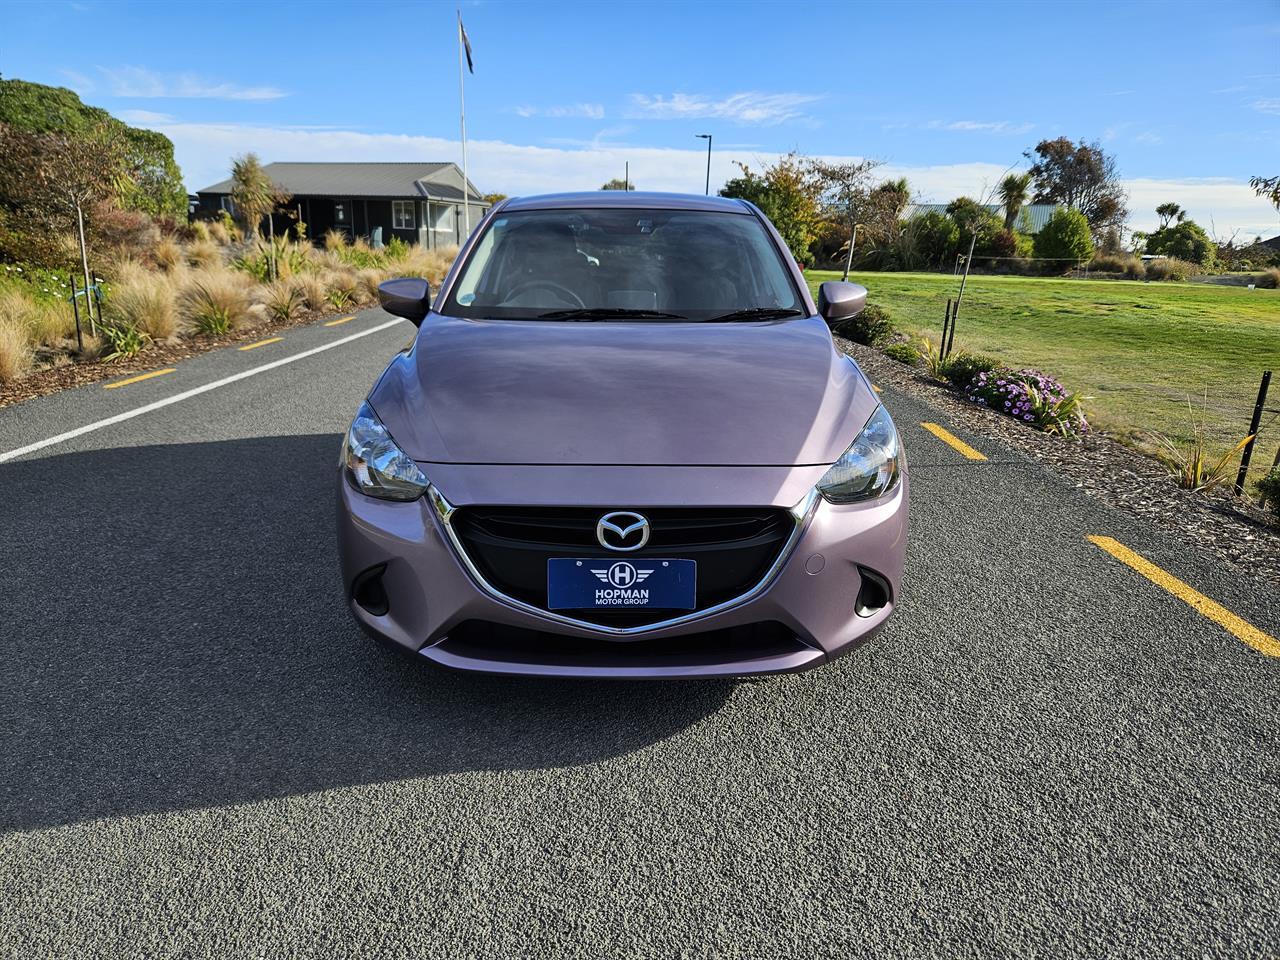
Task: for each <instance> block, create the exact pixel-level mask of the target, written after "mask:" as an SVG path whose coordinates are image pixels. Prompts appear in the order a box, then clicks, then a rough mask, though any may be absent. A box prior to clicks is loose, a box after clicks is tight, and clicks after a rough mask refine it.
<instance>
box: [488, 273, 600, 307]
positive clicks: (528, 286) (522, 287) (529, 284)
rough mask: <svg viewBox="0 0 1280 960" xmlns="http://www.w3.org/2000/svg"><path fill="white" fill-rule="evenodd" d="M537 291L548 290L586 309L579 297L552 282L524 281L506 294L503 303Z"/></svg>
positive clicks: (566, 288)
mask: <svg viewBox="0 0 1280 960" xmlns="http://www.w3.org/2000/svg"><path fill="white" fill-rule="evenodd" d="M537 289H542V290H550V291H551V292H552V293H556V294H559V295H560V296H562V297H564V298H565V299H566V300H568V301H569V302H570V303H572V304H575V305H576V306H578V307H581V308H582V309H583V310H585V309H586V308H587V305H586V304H585V303H583V302H582V298H581V297H580V296H578V295H577V294H576V293H574V292H573V291H572V290H570V289H569V288H568V287H566V286H563V285H562V284H559V283H556V282H555V281H554V280H526V281H525V282H524V283H520V284H516V286H515V289H513V290H511V291H509V292H508V293H507V296H506V299H505V301H504V302H505V303H510V302H511V301H512V300H514V299H516V298H517V297H519V296H520V295H522V294H524V293H528V292H529V291H530V290H537Z"/></svg>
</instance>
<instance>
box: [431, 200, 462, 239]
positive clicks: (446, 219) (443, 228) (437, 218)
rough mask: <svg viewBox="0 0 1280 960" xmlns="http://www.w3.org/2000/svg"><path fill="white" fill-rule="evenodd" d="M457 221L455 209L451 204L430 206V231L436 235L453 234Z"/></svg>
mask: <svg viewBox="0 0 1280 960" xmlns="http://www.w3.org/2000/svg"><path fill="white" fill-rule="evenodd" d="M457 221H458V216H457V207H456V206H454V205H453V204H452V203H433V204H432V205H431V229H432V230H434V231H436V232H437V233H453V232H454V230H455V229H456V227H455V226H454V224H456V223H457Z"/></svg>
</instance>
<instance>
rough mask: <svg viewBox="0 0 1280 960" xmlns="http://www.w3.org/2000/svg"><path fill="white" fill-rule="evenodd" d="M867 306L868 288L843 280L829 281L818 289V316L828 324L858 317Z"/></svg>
mask: <svg viewBox="0 0 1280 960" xmlns="http://www.w3.org/2000/svg"><path fill="white" fill-rule="evenodd" d="M866 305H867V288H866V287H864V286H862V285H861V284H857V283H845V282H844V281H843V280H828V281H827V282H826V283H824V284H823V285H822V286H820V287H818V315H819V316H821V317H822V319H823V320H825V321H827V323H839V322H840V321H841V320H848V319H849V318H850V317H856V316H857V315H858V314H860V313H861V312H862V308H863V307H865V306H866Z"/></svg>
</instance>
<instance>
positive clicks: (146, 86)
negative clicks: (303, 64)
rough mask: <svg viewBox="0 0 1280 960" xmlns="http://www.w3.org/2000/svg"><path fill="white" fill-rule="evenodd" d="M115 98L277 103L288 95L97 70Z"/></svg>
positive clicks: (135, 70) (190, 78) (139, 70)
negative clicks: (170, 98)
mask: <svg viewBox="0 0 1280 960" xmlns="http://www.w3.org/2000/svg"><path fill="white" fill-rule="evenodd" d="M98 72H99V73H101V74H102V76H103V78H104V79H105V80H106V82H107V85H108V87H109V88H110V90H111V93H112V94H113V95H114V96H117V97H142V98H152V97H172V98H190V99H204V100H278V99H280V98H281V97H287V96H288V94H287V93H285V92H284V91H283V90H280V89H278V88H277V87H242V86H240V85H239V84H235V83H226V82H218V81H214V80H207V79H205V78H203V77H199V76H196V75H195V74H192V73H180V74H162V73H156V72H155V71H154V70H148V69H146V68H145V67H99V68H98Z"/></svg>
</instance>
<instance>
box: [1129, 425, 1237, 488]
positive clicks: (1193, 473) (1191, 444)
mask: <svg viewBox="0 0 1280 960" xmlns="http://www.w3.org/2000/svg"><path fill="white" fill-rule="evenodd" d="M1152 436H1153V437H1154V438H1155V440H1156V442H1157V443H1158V444H1160V446H1162V447H1163V448H1164V450H1165V453H1166V457H1165V465H1166V466H1168V468H1169V473H1170V474H1171V475H1172V477H1173V479H1174V482H1176V483H1177V484H1178V486H1180V487H1181V488H1182V489H1184V490H1190V491H1192V492H1193V493H1201V492H1203V491H1206V490H1212V489H1214V488H1215V487H1218V486H1221V485H1222V484H1224V483H1227V482H1229V481H1230V480H1231V479H1232V478H1233V477H1234V476H1235V472H1236V470H1235V459H1236V457H1237V456H1238V455H1239V454H1240V452H1241V451H1242V450H1244V447H1245V444H1247V443H1248V442H1249V440H1250V438H1249V437H1245V438H1244V439H1243V440H1241V441H1240V442H1239V443H1237V444H1236V445H1235V446H1234V447H1232V448H1231V449H1230V450H1223V451H1219V452H1215V451H1213V450H1211V449H1210V447H1209V442H1208V440H1207V439H1206V438H1205V436H1204V434H1203V433H1202V432H1201V430H1200V429H1199V427H1197V428H1196V430H1195V433H1194V435H1193V436H1192V438H1191V440H1189V441H1186V442H1178V441H1175V440H1171V439H1169V438H1168V437H1166V436H1163V435H1162V434H1152Z"/></svg>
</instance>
